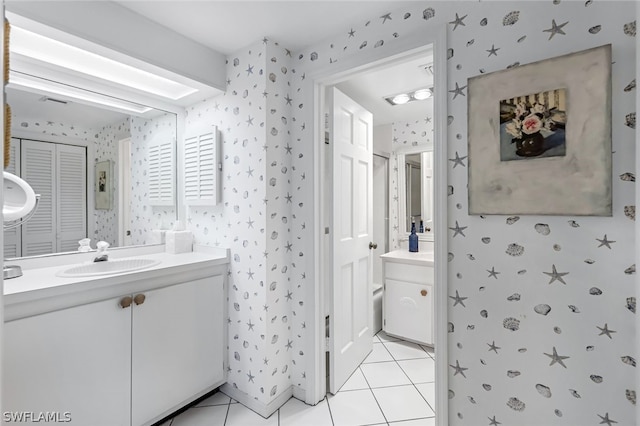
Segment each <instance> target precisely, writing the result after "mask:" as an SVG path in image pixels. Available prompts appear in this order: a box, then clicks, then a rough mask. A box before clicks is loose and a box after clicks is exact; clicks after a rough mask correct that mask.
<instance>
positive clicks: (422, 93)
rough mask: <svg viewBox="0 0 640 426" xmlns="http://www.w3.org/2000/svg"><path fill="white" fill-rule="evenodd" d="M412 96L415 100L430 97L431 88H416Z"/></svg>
mask: <svg viewBox="0 0 640 426" xmlns="http://www.w3.org/2000/svg"><path fill="white" fill-rule="evenodd" d="M413 97H414V98H415V99H416V100H417V101H423V100H425V99H428V98H430V97H431V90H429V89H420V90H416V91H415V92H414V93H413Z"/></svg>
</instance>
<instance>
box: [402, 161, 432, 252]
mask: <svg viewBox="0 0 640 426" xmlns="http://www.w3.org/2000/svg"><path fill="white" fill-rule="evenodd" d="M397 164H398V180H397V181H398V221H399V223H398V231H399V233H400V239H401V240H406V239H407V238H408V235H409V233H410V232H411V222H412V220H415V223H416V232H417V233H418V237H419V239H421V240H425V241H433V231H432V230H433V151H431V150H430V151H421V152H405V153H400V154H398V157H397Z"/></svg>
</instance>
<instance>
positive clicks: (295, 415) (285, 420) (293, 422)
mask: <svg viewBox="0 0 640 426" xmlns="http://www.w3.org/2000/svg"><path fill="white" fill-rule="evenodd" d="M299 425H305V426H333V421H332V420H331V414H330V413H329V405H328V404H327V400H326V398H325V399H323V400H322V401H320V402H319V403H318V404H317V405H315V406H311V405H307V404H305V403H304V402H302V401H300V400H298V399H295V398H291V399H290V400H289V401H287V403H286V404H284V405H283V406H282V407H280V426H299Z"/></svg>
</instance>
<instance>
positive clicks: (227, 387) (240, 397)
mask: <svg viewBox="0 0 640 426" xmlns="http://www.w3.org/2000/svg"><path fill="white" fill-rule="evenodd" d="M220 390H221V391H222V392H223V393H224V394H226V395H228V396H230V397H231V398H233V399H235V400H236V401H238V402H239V403H240V404H242V405H244V406H245V407H247V408H248V409H250V410H251V411H253V412H255V413H257V414H259V415H261V416H262V417H264V418H265V419H266V418H268V417H269V416H271V415H272V414H273V413H275V412H276V411H278V408H280V407H282V406H283V405H284V404H285V403H286V402H287V401H288V400H289V399H290V398H291V397H292V396H293V393H294V391H293V386H289V387H288V388H287V389H285V390H284V392H282V393H281V394H280V395H278V396H277V397H276V398H275V399H273V400H272V401H271V402H270V403H268V404H264V403H262V402H260V401H258V400H257V399H256V398H254V397H252V396H250V395H249V394H248V393H245V392H242V391H241V390H239V389H238V388H236V387H234V386H233V385H231V384H230V383H225V384H224V385H222V386H221V387H220ZM303 401H304V400H303Z"/></svg>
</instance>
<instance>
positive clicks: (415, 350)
mask: <svg viewBox="0 0 640 426" xmlns="http://www.w3.org/2000/svg"><path fill="white" fill-rule="evenodd" d="M384 345H385V346H386V348H387V350H388V351H389V352H390V353H391V355H392V356H393V358H394V359H395V360H396V361H400V360H401V359H415V358H430V357H429V354H428V353H426V352H425V351H424V350H423V349H422V348H421V347H420V345H416V344H415V343H410V342H404V341H398V342H385V343H384Z"/></svg>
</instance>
